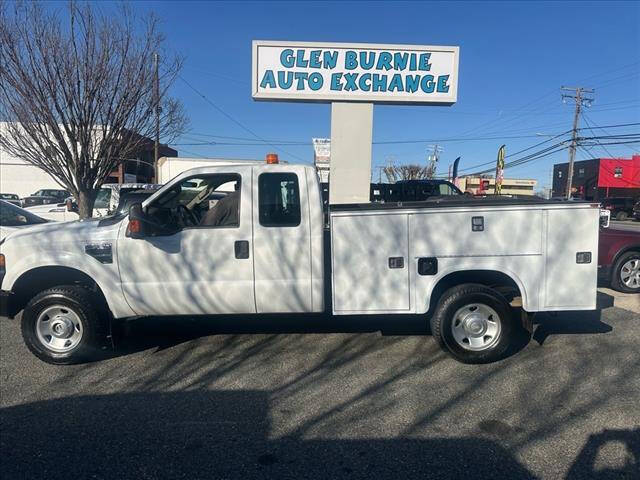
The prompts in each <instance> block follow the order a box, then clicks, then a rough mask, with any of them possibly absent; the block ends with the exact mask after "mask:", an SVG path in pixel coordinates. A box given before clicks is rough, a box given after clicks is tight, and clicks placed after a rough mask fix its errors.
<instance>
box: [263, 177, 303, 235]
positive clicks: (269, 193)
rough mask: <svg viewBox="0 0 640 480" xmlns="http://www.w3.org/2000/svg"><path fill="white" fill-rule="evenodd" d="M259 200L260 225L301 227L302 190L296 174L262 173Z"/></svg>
mask: <svg viewBox="0 0 640 480" xmlns="http://www.w3.org/2000/svg"><path fill="white" fill-rule="evenodd" d="M258 198H259V202H258V210H259V217H260V225H262V226H264V227H296V226H298V225H300V189H299V187H298V176H297V175H296V174H295V173H262V174H261V175H260V176H259V177H258Z"/></svg>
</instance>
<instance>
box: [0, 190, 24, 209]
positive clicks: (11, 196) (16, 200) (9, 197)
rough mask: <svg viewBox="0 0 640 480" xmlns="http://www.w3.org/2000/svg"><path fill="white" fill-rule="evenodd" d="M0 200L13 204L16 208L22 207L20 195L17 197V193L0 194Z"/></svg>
mask: <svg viewBox="0 0 640 480" xmlns="http://www.w3.org/2000/svg"><path fill="white" fill-rule="evenodd" d="M0 200H4V201H5V202H9V203H13V204H14V205H15V206H16V207H22V202H21V201H20V197H18V195H16V194H15V193H0Z"/></svg>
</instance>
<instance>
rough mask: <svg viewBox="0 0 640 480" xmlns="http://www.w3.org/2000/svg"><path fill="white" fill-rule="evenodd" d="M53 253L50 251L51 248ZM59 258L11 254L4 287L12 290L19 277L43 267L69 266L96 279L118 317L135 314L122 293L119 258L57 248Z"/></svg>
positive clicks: (36, 253)
mask: <svg viewBox="0 0 640 480" xmlns="http://www.w3.org/2000/svg"><path fill="white" fill-rule="evenodd" d="M47 253H49V252H47ZM55 253H56V254H55V258H52V257H50V256H47V255H43V252H35V253H31V254H29V255H26V256H23V257H17V256H14V255H12V256H8V257H7V270H6V274H5V277H4V280H3V281H2V290H8V291H11V290H12V289H13V286H14V285H15V283H16V281H17V280H18V279H19V278H20V277H21V276H22V275H24V274H25V273H27V272H29V271H31V270H33V269H35V268H40V267H66V268H72V269H75V270H78V271H80V272H82V273H84V274H86V275H88V276H89V277H91V278H92V279H93V281H95V282H96V284H97V285H98V287H99V288H100V290H101V291H102V293H103V294H104V297H105V299H106V301H107V304H108V305H109V309H110V310H111V312H112V314H113V316H114V317H116V318H121V317H129V316H133V315H135V312H134V311H133V310H131V307H129V305H128V304H127V302H126V300H125V298H124V295H123V293H122V287H121V283H120V275H119V272H118V266H117V262H116V260H115V258H114V261H113V263H110V264H104V263H100V262H99V261H98V260H96V259H95V258H93V257H91V256H89V255H86V254H79V253H74V252H68V251H59V252H55Z"/></svg>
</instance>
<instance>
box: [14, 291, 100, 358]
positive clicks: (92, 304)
mask: <svg viewBox="0 0 640 480" xmlns="http://www.w3.org/2000/svg"><path fill="white" fill-rule="evenodd" d="M55 306H60V307H63V311H67V312H69V311H70V312H72V313H73V314H75V315H76V316H77V317H74V318H75V319H79V321H80V324H81V325H80V328H78V329H77V330H78V331H81V332H82V333H81V335H80V338H79V340H77V344H76V345H75V346H73V348H72V349H71V350H69V351H64V352H59V351H54V350H52V348H50V347H49V346H47V345H46V344H45V341H43V340H41V339H40V338H39V335H38V333H37V327H36V325H37V322H38V318H39V317H40V315H42V314H43V312H45V311H46V310H47V309H48V308H54V307H55ZM100 306H101V304H100V301H99V300H98V299H97V298H96V295H95V294H93V293H92V292H91V291H89V290H87V289H86V288H83V287H79V286H75V285H65V286H60V287H54V288H50V289H48V290H45V291H43V292H41V293H39V294H38V295H36V296H35V297H33V298H32V299H31V301H30V302H29V303H28V304H27V306H26V307H25V309H24V312H23V313H22V321H21V327H22V338H23V339H24V342H25V343H26V345H27V348H28V349H29V350H30V351H31V353H33V354H34V355H35V356H36V357H38V358H39V359H40V360H42V361H44V362H47V363H51V364H54V365H69V364H73V363H79V362H84V361H87V360H92V359H95V358H98V357H100V356H101V354H102V353H103V351H104V349H105V347H106V345H107V342H106V341H107V338H108V337H107V335H108V324H109V322H108V317H107V316H106V315H105V313H104V310H105V309H104V308H100ZM49 321H50V320H49ZM72 331H73V329H72ZM49 338H51V337H50V336H49ZM70 343H71V342H70ZM65 348H66V347H65Z"/></svg>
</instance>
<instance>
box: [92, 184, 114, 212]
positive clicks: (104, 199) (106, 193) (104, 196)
mask: <svg viewBox="0 0 640 480" xmlns="http://www.w3.org/2000/svg"><path fill="white" fill-rule="evenodd" d="M109 200H111V189H110V188H101V189H100V190H99V191H98V195H97V196H96V201H95V203H94V204H93V208H109Z"/></svg>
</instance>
